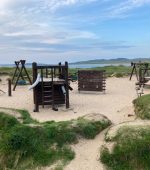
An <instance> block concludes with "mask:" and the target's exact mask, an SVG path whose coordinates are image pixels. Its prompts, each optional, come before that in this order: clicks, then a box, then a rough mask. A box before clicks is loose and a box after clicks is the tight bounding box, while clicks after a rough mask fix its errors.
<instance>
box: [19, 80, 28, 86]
mask: <svg viewBox="0 0 150 170" xmlns="http://www.w3.org/2000/svg"><path fill="white" fill-rule="evenodd" d="M17 84H18V85H26V84H27V83H26V81H25V80H18V82H17Z"/></svg>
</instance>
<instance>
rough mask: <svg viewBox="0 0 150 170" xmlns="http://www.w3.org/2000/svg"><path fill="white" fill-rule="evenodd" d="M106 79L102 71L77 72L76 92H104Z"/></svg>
mask: <svg viewBox="0 0 150 170" xmlns="http://www.w3.org/2000/svg"><path fill="white" fill-rule="evenodd" d="M105 87H106V77H105V71H104V70H100V71H97V70H79V71H78V90H79V92H80V91H100V92H103V91H105V90H106V88H105Z"/></svg>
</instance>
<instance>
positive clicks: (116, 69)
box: [0, 65, 131, 77]
mask: <svg viewBox="0 0 150 170" xmlns="http://www.w3.org/2000/svg"><path fill="white" fill-rule="evenodd" d="M91 69H92V70H106V75H107V76H116V77H123V76H128V75H129V74H130V72H131V67H129V66H123V65H120V66H104V67H95V68H90V69H89V68H88V69H87V70H91ZM78 70H79V69H77V68H74V69H73V68H70V69H69V74H70V75H77V72H78ZM80 70H82V69H80ZM84 70H85V68H84ZM14 71H15V68H12V67H0V75H9V76H12V75H13V73H14ZM27 71H28V73H29V74H30V75H32V69H31V68H27Z"/></svg>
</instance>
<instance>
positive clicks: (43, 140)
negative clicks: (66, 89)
mask: <svg viewBox="0 0 150 170" xmlns="http://www.w3.org/2000/svg"><path fill="white" fill-rule="evenodd" d="M18 111H19V112H20V113H21V114H22V115H23V116H24V118H25V119H24V122H23V123H20V122H19V121H18V120H17V119H16V118H14V117H13V116H10V115H7V114H5V113H2V112H1V113H0V169H9V170H26V169H34V168H37V167H43V166H49V165H51V164H54V163H57V162H58V161H61V162H62V164H61V166H58V167H56V169H62V167H63V166H64V165H65V164H66V163H67V162H68V161H71V160H72V159H73V158H74V157H75V153H74V152H73V151H72V149H71V148H70V144H73V143H77V142H78V138H79V137H81V136H82V137H84V138H87V139H89V138H90V139H93V138H94V137H95V136H96V135H97V134H98V133H100V132H101V131H102V130H103V129H104V128H106V127H108V126H109V125H110V124H111V123H110V121H90V120H86V119H83V118H79V119H77V120H71V121H64V122H54V121H49V122H44V123H38V122H36V121H35V122H34V120H32V119H31V118H30V115H28V112H27V111H22V110H18Z"/></svg>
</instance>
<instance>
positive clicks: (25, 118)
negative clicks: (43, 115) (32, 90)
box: [16, 109, 38, 124]
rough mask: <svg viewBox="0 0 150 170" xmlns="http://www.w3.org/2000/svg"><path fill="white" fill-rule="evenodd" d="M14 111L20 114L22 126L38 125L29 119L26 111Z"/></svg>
mask: <svg viewBox="0 0 150 170" xmlns="http://www.w3.org/2000/svg"><path fill="white" fill-rule="evenodd" d="M16 111H18V112H19V113H20V114H21V119H22V120H23V123H24V124H30V123H34V124H35V123H38V121H37V120H34V119H32V118H31V116H30V114H29V112H28V111H27V110H20V109H17V110H16Z"/></svg>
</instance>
